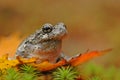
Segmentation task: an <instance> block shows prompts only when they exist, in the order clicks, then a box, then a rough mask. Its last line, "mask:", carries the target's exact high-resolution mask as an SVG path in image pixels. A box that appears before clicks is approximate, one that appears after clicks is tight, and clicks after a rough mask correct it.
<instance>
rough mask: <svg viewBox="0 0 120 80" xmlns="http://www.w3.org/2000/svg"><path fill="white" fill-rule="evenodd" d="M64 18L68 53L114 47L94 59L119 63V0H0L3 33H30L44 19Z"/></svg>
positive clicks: (0, 21)
mask: <svg viewBox="0 0 120 80" xmlns="http://www.w3.org/2000/svg"><path fill="white" fill-rule="evenodd" d="M58 22H64V23H65V24H66V25H67V28H68V32H69V34H68V37H67V38H66V39H65V40H64V41H63V51H64V52H65V53H66V54H67V55H70V56H72V55H75V54H77V53H83V52H85V51H86V50H88V49H89V50H90V51H91V50H101V49H107V48H113V51H111V52H110V53H109V54H107V55H105V56H103V57H99V58H97V59H94V60H95V61H97V62H99V63H105V64H107V65H116V66H120V63H119V61H120V51H119V48H120V0H59V1H56V0H0V36H7V35H9V34H11V33H14V32H16V31H18V32H19V31H20V32H21V34H23V35H25V36H27V35H29V34H31V33H33V32H34V31H35V30H36V29H39V28H40V26H41V25H43V24H44V23H52V24H56V23H58Z"/></svg>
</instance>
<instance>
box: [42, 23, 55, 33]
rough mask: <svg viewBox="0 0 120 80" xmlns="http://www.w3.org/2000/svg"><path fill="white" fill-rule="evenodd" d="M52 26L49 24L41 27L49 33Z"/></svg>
mask: <svg viewBox="0 0 120 80" xmlns="http://www.w3.org/2000/svg"><path fill="white" fill-rule="evenodd" d="M52 29H53V28H52V26H51V25H44V26H43V28H42V31H43V32H44V33H50V32H51V31H52Z"/></svg>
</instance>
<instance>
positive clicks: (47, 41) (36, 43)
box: [16, 23, 67, 63]
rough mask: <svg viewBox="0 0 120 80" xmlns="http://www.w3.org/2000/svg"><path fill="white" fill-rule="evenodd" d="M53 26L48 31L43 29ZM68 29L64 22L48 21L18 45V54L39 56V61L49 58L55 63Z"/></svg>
mask: <svg viewBox="0 0 120 80" xmlns="http://www.w3.org/2000/svg"><path fill="white" fill-rule="evenodd" d="M46 26H49V27H52V30H51V31H50V32H48V33H45V31H43V27H46ZM66 34H67V30H66V27H65V25H64V23H58V24H56V25H55V26H53V25H51V24H49V23H47V24H44V25H43V26H42V28H41V29H39V30H37V31H36V32H35V33H34V34H32V35H30V36H29V37H27V38H26V39H25V40H24V41H23V42H22V43H21V44H20V45H19V47H18V49H17V52H16V56H21V57H24V58H31V57H37V58H38V63H40V62H43V61H45V60H48V61H49V62H51V63H55V62H56V60H57V59H58V58H59V57H60V56H61V45H62V39H63V38H64V37H65V36H66Z"/></svg>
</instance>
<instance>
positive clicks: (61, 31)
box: [42, 23, 67, 40]
mask: <svg viewBox="0 0 120 80" xmlns="http://www.w3.org/2000/svg"><path fill="white" fill-rule="evenodd" d="M42 33H43V37H42V38H44V39H45V40H47V39H57V40H61V39H63V38H64V37H65V36H66V34H67V29H66V26H65V25H64V23H58V24H56V25H55V26H53V25H51V24H49V23H46V24H44V25H43V27H42Z"/></svg>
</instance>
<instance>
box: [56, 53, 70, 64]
mask: <svg viewBox="0 0 120 80" xmlns="http://www.w3.org/2000/svg"><path fill="white" fill-rule="evenodd" d="M62 59H65V60H66V61H69V60H70V58H69V57H68V56H66V55H64V53H63V52H62V53H61V55H60V57H59V58H58V59H57V60H56V63H57V62H59V61H60V60H62Z"/></svg>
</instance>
